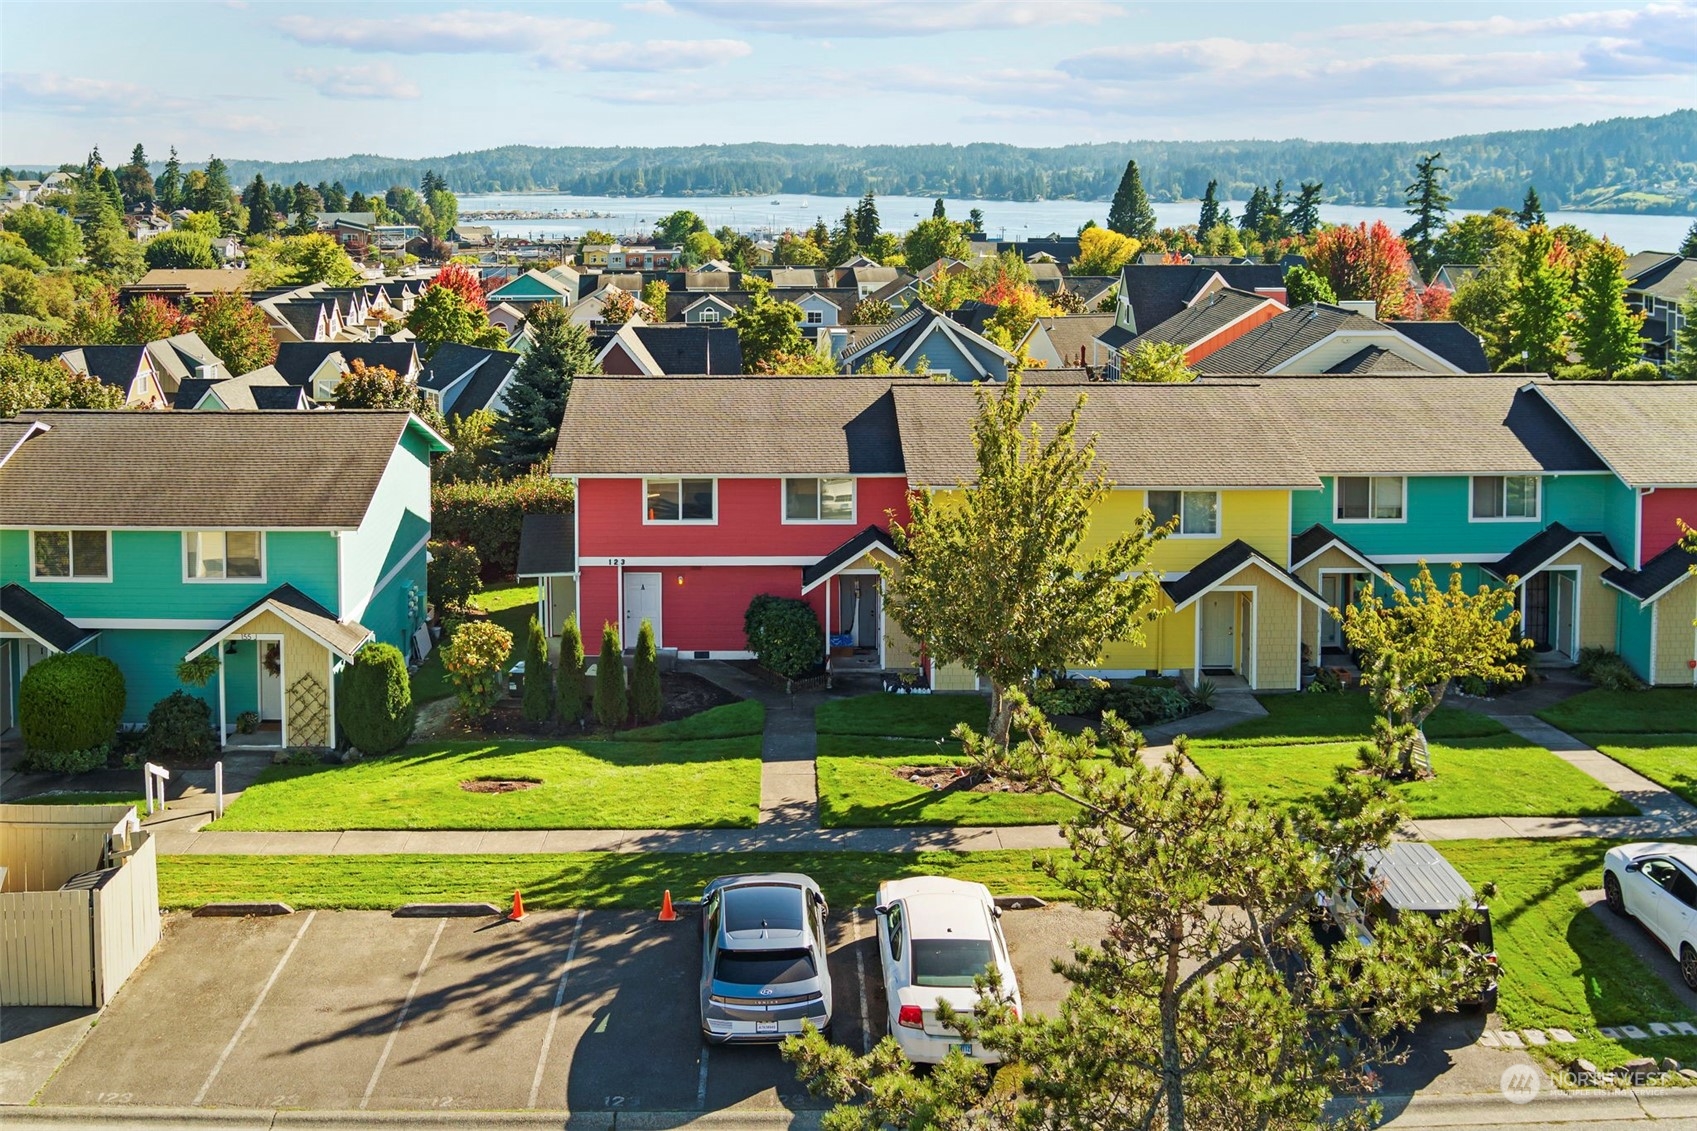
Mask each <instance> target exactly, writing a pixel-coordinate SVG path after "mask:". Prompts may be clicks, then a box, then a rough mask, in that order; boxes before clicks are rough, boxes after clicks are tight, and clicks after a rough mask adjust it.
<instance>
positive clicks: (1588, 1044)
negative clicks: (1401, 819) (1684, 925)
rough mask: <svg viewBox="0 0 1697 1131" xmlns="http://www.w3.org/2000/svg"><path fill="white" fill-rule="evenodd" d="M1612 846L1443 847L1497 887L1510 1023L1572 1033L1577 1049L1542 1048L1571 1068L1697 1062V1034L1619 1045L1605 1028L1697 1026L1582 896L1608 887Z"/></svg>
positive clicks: (1504, 1002) (1468, 871)
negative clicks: (1607, 855)
mask: <svg viewBox="0 0 1697 1131" xmlns="http://www.w3.org/2000/svg"><path fill="white" fill-rule="evenodd" d="M1609 845H1610V842H1608V841H1598V840H1497V841H1451V842H1448V843H1445V844H1443V845H1440V846H1439V847H1440V849H1441V851H1442V852H1443V854H1444V855H1445V856H1446V857H1448V858H1449V860H1450V862H1451V863H1453V864H1454V865H1455V866H1456V867H1457V868H1458V869H1460V870H1461V873H1462V875H1464V876H1466V877H1467V879H1468V880H1469V881H1470V882H1471V883H1472V884H1473V886H1474V887H1475V888H1480V887H1482V886H1483V885H1484V884H1486V883H1495V884H1496V885H1497V894H1496V895H1495V897H1493V898H1491V899H1490V900H1489V902H1490V905H1491V919H1492V925H1493V929H1494V932H1495V935H1496V946H1497V953H1498V955H1499V956H1500V957H1501V960H1502V971H1503V973H1502V987H1501V991H1502V992H1501V1001H1500V1003H1499V1005H1498V1009H1499V1012H1500V1013H1501V1016H1502V1020H1503V1023H1504V1026H1505V1027H1507V1028H1516V1029H1529V1028H1531V1029H1549V1028H1551V1027H1555V1028H1561V1029H1566V1030H1568V1031H1569V1032H1571V1033H1572V1034H1573V1035H1574V1036H1576V1037H1578V1038H1579V1043H1578V1044H1573V1045H1567V1044H1562V1045H1555V1044H1552V1045H1549V1046H1547V1047H1546V1048H1545V1049H1543V1050H1542V1051H1544V1052H1546V1053H1549V1054H1550V1055H1552V1056H1555V1057H1558V1058H1560V1059H1561V1060H1563V1061H1565V1062H1569V1063H1571V1062H1572V1061H1573V1060H1574V1059H1576V1058H1578V1057H1585V1058H1587V1059H1589V1060H1591V1061H1593V1062H1595V1063H1596V1064H1598V1065H1599V1066H1601V1067H1603V1068H1609V1067H1612V1066H1614V1065H1616V1064H1620V1063H1623V1062H1624V1061H1627V1060H1629V1059H1631V1058H1633V1057H1637V1056H1655V1057H1667V1056H1671V1057H1673V1058H1675V1059H1676V1060H1679V1061H1682V1062H1684V1063H1687V1064H1689V1063H1691V1062H1692V1061H1693V1060H1697V1037H1656V1038H1651V1039H1648V1040H1643V1041H1634V1040H1624V1041H1614V1040H1610V1039H1608V1038H1605V1037H1603V1036H1602V1035H1601V1034H1600V1033H1599V1032H1598V1030H1599V1028H1601V1027H1603V1026H1609V1027H1616V1026H1620V1025H1638V1026H1640V1027H1643V1026H1645V1025H1647V1024H1648V1023H1649V1022H1651V1021H1660V1022H1673V1021H1691V1020H1697V1015H1694V1014H1693V1013H1692V1011H1691V1010H1689V1009H1686V1008H1685V1007H1683V1006H1682V1005H1681V1004H1680V1001H1679V999H1678V998H1677V997H1675V996H1674V994H1673V991H1672V990H1671V989H1670V987H1669V986H1668V985H1667V984H1666V983H1665V982H1664V981H1662V980H1661V979H1660V978H1657V977H1656V976H1655V975H1654V974H1652V973H1651V972H1650V971H1649V970H1648V969H1646V968H1645V966H1644V964H1643V963H1642V962H1640V961H1639V960H1638V959H1637V958H1636V957H1634V956H1633V955H1632V953H1631V952H1630V951H1629V950H1627V948H1626V947H1625V946H1623V945H1622V944H1621V943H1619V942H1617V941H1616V940H1615V939H1614V937H1613V936H1612V935H1610V933H1609V929H1608V927H1607V926H1606V925H1605V924H1604V923H1603V922H1602V920H1601V919H1600V918H1599V917H1598V914H1597V912H1593V911H1588V910H1586V909H1585V907H1584V905H1583V904H1582V903H1581V901H1580V898H1579V893H1580V892H1581V891H1584V890H1588V889H1595V888H1599V887H1601V886H1602V874H1603V873H1602V869H1603V853H1604V852H1606V851H1608V848H1609ZM1604 914H1607V913H1606V912H1604ZM1646 937H1648V936H1646ZM1652 945H1653V944H1652Z"/></svg>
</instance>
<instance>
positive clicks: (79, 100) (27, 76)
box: [0, 71, 184, 115]
mask: <svg viewBox="0 0 1697 1131" xmlns="http://www.w3.org/2000/svg"><path fill="white" fill-rule="evenodd" d="M0 101H4V102H5V104H6V109H8V110H13V111H16V110H34V111H42V112H46V113H60V114H90V113H94V114H112V113H121V114H126V115H129V114H140V113H143V112H144V111H145V109H146V108H147V107H149V106H152V107H158V106H160V99H159V98H158V96H157V95H156V94H155V93H154V92H153V91H151V90H149V89H148V88H146V87H144V86H137V85H136V84H135V83H130V82H114V81H112V80H110V79H92V78H87V77H85V76H82V75H61V74H55V73H51V72H39V71H24V72H11V73H7V74H0ZM164 101H165V102H166V103H174V104H176V105H179V106H180V105H184V103H183V102H182V100H181V99H166V100H164Z"/></svg>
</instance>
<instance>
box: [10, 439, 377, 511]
mask: <svg viewBox="0 0 1697 1131" xmlns="http://www.w3.org/2000/svg"><path fill="white" fill-rule="evenodd" d="M26 418H28V419H36V420H40V421H43V422H44V423H46V424H47V425H49V430H48V431H46V432H44V433H40V434H38V435H36V436H34V437H32V438H31V439H30V440H29V441H28V442H27V443H25V444H24V445H23V446H22V447H21V448H20V450H19V451H18V453H17V454H16V455H15V456H13V457H12V458H11V459H10V460H8V461H7V462H6V464H5V466H4V467H3V468H0V526H8V527H30V526H54V525H58V526H104V527H115V526H134V527H142V528H152V529H167V530H171V529H177V530H180V529H195V528H197V527H206V528H218V527H255V528H259V529H271V530H275V529H282V528H290V527H295V528H304V529H312V530H323V529H331V530H351V529H354V528H355V527H357V526H359V524H360V520H361V519H362V518H364V517H365V512H366V509H367V508H368V507H369V506H370V504H371V499H372V496H373V495H374V494H375V493H376V491H377V484H378V481H379V480H380V479H381V478H382V476H383V471H384V469H385V468H386V467H387V466H388V464H389V459H390V456H391V455H392V454H393V453H394V450H395V445H396V444H397V443H399V442H400V438H401V433H402V431H403V430H404V429H405V428H406V427H407V424H408V421H409V419H410V417H409V416H408V414H407V413H405V412H385V411H349V410H338V411H334V412H96V411H80V412H79V411H67V412H32V413H29V414H27V417H26Z"/></svg>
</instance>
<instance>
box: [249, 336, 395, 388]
mask: <svg viewBox="0 0 1697 1131" xmlns="http://www.w3.org/2000/svg"><path fill="white" fill-rule="evenodd" d="M333 353H339V354H341V355H342V359H343V360H344V361H346V362H347V363H348V364H349V365H352V364H353V363H354V359H356V358H357V359H359V360H360V361H363V362H365V364H367V365H382V366H385V367H387V368H389V369H393V370H394V371H395V372H396V373H400V374H403V375H404V374H407V373H410V372H412V370H413V369H414V368H416V367H417V364H418V347H417V345H416V344H414V343H413V342H284V343H283V344H282V345H279V346H278V347H277V360H276V361H274V362H272V363H271V364H272V365H274V366H276V367H277V372H279V373H281V374H282V375H283V379H284V380H285V381H287V382H289V384H291V385H304V384H306V383H307V382H308V381H310V380H312V375H313V373H314V372H315V371H316V370H317V369H318V367H319V366H320V365H323V364H324V359H325V358H327V357H329V356H330V355H331V354H333Z"/></svg>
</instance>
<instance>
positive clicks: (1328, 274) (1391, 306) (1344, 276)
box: [1308, 220, 1409, 318]
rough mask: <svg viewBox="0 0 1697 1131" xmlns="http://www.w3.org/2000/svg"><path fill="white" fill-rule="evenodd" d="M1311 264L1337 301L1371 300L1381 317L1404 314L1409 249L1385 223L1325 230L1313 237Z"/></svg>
mask: <svg viewBox="0 0 1697 1131" xmlns="http://www.w3.org/2000/svg"><path fill="white" fill-rule="evenodd" d="M1308 262H1309V265H1310V266H1311V267H1312V268H1313V269H1314V270H1315V271H1318V272H1319V273H1320V274H1321V275H1323V276H1325V278H1326V281H1327V282H1328V283H1330V284H1331V287H1332V293H1333V294H1335V295H1337V296H1338V298H1340V299H1372V300H1373V301H1374V302H1375V303H1377V304H1378V313H1379V317H1380V318H1395V317H1396V316H1397V315H1398V314H1399V313H1400V312H1401V311H1402V301H1403V295H1404V294H1405V293H1406V292H1407V290H1408V284H1409V277H1408V262H1409V260H1408V248H1406V247H1405V246H1403V242H1402V240H1400V239H1398V238H1397V236H1396V234H1395V233H1394V232H1392V231H1391V230H1390V229H1389V228H1388V227H1386V226H1385V223H1384V221H1382V220H1375V221H1373V224H1372V226H1371V227H1369V226H1368V225H1367V224H1366V223H1365V222H1362V223H1360V224H1357V225H1355V226H1354V227H1351V226H1350V225H1348V224H1340V225H1338V226H1337V227H1335V228H1327V229H1325V230H1324V231H1322V232H1321V233H1320V234H1319V235H1318V236H1316V237H1315V238H1314V245H1313V247H1312V248H1311V249H1310V251H1309V253H1308Z"/></svg>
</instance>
